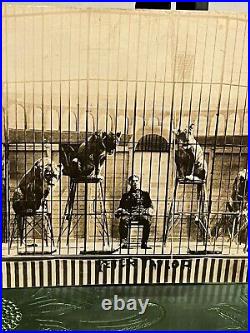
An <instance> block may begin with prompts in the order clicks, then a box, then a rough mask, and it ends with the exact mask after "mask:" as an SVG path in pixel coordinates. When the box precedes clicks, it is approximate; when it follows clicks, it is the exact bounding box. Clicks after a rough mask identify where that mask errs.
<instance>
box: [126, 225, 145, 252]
mask: <svg viewBox="0 0 250 333" xmlns="http://www.w3.org/2000/svg"><path fill="white" fill-rule="evenodd" d="M133 231H134V233H133ZM142 231H143V225H140V224H139V223H138V221H131V222H130V223H129V225H128V246H129V248H132V247H134V246H135V247H136V248H137V247H138V246H141V240H142Z"/></svg>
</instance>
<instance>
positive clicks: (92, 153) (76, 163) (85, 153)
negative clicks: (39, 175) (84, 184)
mask: <svg viewBox="0 0 250 333" xmlns="http://www.w3.org/2000/svg"><path fill="white" fill-rule="evenodd" d="M120 138H121V132H119V133H113V132H110V133H106V132H101V131H99V132H95V133H93V134H92V135H91V136H90V138H89V139H88V140H87V142H84V143H82V144H80V145H79V146H78V145H72V144H71V145H70V144H68V145H66V144H65V145H62V147H61V154H60V157H61V162H62V164H63V167H64V168H63V174H64V175H67V176H70V177H73V178H78V177H96V178H101V179H102V176H101V175H100V173H101V168H102V166H103V164H104V162H105V160H106V154H108V155H112V154H113V153H114V151H115V149H116V146H117V145H118V143H119V141H120Z"/></svg>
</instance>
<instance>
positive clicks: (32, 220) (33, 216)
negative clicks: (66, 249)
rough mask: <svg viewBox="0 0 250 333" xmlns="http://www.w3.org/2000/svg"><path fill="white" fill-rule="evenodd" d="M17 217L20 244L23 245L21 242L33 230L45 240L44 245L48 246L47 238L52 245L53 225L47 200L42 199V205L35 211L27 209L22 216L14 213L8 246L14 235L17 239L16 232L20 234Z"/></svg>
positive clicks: (24, 240) (25, 239) (23, 241)
mask: <svg viewBox="0 0 250 333" xmlns="http://www.w3.org/2000/svg"><path fill="white" fill-rule="evenodd" d="M18 219H20V221H21V223H22V225H21V226H22V228H21V229H22V234H21V235H19V237H20V244H21V245H23V243H26V241H27V238H28V237H29V235H30V234H32V233H33V232H37V233H38V234H39V235H40V236H41V239H42V241H45V244H46V246H48V239H49V238H50V240H51V243H52V245H53V246H54V234H53V226H52V220H51V213H50V212H49V211H48V203H47V200H44V202H43V204H42V207H41V208H40V209H39V210H37V211H35V212H34V211H33V210H31V209H27V211H26V212H25V214H23V215H22V216H21V215H20V216H17V214H16V215H15V218H14V223H13V229H12V233H11V236H10V244H9V246H10V248H11V245H12V243H13V239H14V238H15V237H16V238H17V239H18V234H20V232H19V230H18ZM44 222H45V223H44ZM39 229H40V230H41V231H40V230H39ZM30 239H33V240H34V237H33V238H32V237H30Z"/></svg>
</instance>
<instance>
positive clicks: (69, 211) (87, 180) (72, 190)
mask: <svg viewBox="0 0 250 333" xmlns="http://www.w3.org/2000/svg"><path fill="white" fill-rule="evenodd" d="M102 181H103V179H102V178H97V177H92V176H89V177H81V178H70V187H69V194H68V199H67V203H66V207H65V210H64V216H63V219H62V223H61V225H60V230H59V236H58V243H59V244H61V241H62V236H63V234H64V232H67V240H66V245H69V238H70V235H71V234H72V232H73V231H74V229H75V228H76V227H77V225H78V223H79V217H78V216H77V220H76V222H75V223H74V224H73V225H72V219H73V217H74V215H76V214H74V213H73V208H74V203H75V194H76V191H77V187H78V185H79V184H80V183H84V184H85V214H84V251H86V250H87V215H88V214H87V194H88V184H91V183H92V184H98V185H99V186H98V187H99V194H100V198H99V199H100V208H101V219H100V220H98V221H97V223H99V224H100V227H101V230H100V234H101V236H102V239H103V246H105V245H108V246H109V232H108V224H107V216H106V209H105V200H104V192H103V187H102ZM96 202H97V198H95V204H96ZM77 215H83V214H77Z"/></svg>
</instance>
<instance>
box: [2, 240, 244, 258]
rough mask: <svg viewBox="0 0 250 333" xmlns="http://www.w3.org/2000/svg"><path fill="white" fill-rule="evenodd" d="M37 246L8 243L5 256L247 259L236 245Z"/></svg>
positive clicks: (80, 241) (3, 248)
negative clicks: (168, 256)
mask: <svg viewBox="0 0 250 333" xmlns="http://www.w3.org/2000/svg"><path fill="white" fill-rule="evenodd" d="M36 245H37V246H31V245H30V246H27V245H26V246H25V245H23V246H18V245H17V244H16V243H14V244H12V246H11V249H9V246H8V244H7V243H4V244H3V245H2V255H3V256H17V255H25V254H26V255H27V254H28V255H30V254H34V255H45V254H51V253H53V254H54V255H79V254H90V255H92V254H96V255H98V254H107V255H109V254H112V255H116V254H117V255H128V254H129V255H145V254H147V255H160V254H165V255H185V254H194V255H195V254H200V255H202V254H204V255H205V254H222V255H227V256H235V255H237V256H246V255H247V252H246V251H245V249H244V248H245V245H244V244H241V245H239V244H236V243H235V242H231V243H230V242H229V241H224V242H223V241H217V242H216V243H209V244H207V246H205V245H203V243H202V242H199V243H197V242H187V241H183V242H177V241H176V242H175V241H167V243H166V245H162V242H148V245H149V246H150V247H151V249H147V250H145V249H141V247H140V244H131V245H130V246H129V247H128V248H127V249H121V248H120V244H119V242H115V241H113V242H112V243H111V244H110V246H105V247H104V246H103V243H102V242H101V241H99V242H95V243H94V242H88V243H87V244H86V249H85V250H84V240H81V239H80V240H78V241H77V243H76V241H70V243H69V244H68V245H67V244H66V242H62V243H61V246H59V245H55V246H52V245H49V246H44V245H42V243H39V242H38V241H37V242H36Z"/></svg>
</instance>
